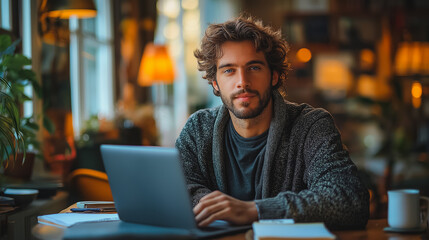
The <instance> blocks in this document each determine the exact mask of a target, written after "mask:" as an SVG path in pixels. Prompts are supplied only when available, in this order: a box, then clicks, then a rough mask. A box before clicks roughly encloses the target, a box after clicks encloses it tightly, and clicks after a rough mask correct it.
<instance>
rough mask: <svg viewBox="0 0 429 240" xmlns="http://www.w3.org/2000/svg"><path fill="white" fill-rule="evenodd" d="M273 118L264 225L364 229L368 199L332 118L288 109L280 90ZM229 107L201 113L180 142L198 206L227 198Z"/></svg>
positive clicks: (262, 186)
mask: <svg viewBox="0 0 429 240" xmlns="http://www.w3.org/2000/svg"><path fill="white" fill-rule="evenodd" d="M273 102H274V111H273V119H272V121H271V125H270V129H269V133H268V139H267V148H266V153H265V156H264V163H263V167H262V169H258V170H257V174H256V175H257V177H256V180H255V181H256V183H255V186H256V190H255V192H256V199H255V203H256V205H257V208H258V214H259V218H260V219H274V218H293V219H294V220H295V221H296V222H310V221H311V222H319V221H320V222H324V223H325V224H326V225H327V226H328V227H330V228H362V227H365V225H366V223H367V221H368V217H369V195H368V191H367V189H366V188H365V187H364V185H363V184H362V182H361V180H360V179H359V177H358V176H357V168H356V166H355V165H354V164H353V162H352V161H351V159H350V157H349V154H348V152H347V150H346V149H345V148H344V147H343V145H342V142H341V137H340V133H339V132H338V129H337V128H336V126H335V123H334V121H333V118H332V116H331V115H330V114H329V113H328V112H327V111H325V110H323V109H318V108H313V107H311V106H309V105H307V104H299V105H298V104H295V103H291V102H288V101H286V100H284V99H283V97H282V96H281V95H280V94H279V93H278V92H277V91H275V92H274V94H273ZM229 118H230V116H229V112H228V110H227V109H226V108H225V107H224V106H219V107H216V108H213V109H204V110H200V111H198V112H196V113H194V114H193V115H192V116H191V117H190V118H189V119H188V121H187V123H186V125H185V127H184V128H183V130H182V132H181V133H180V136H179V138H178V139H177V141H176V147H177V149H178V150H179V152H180V158H181V162H182V167H183V169H184V172H185V175H186V181H187V185H188V190H189V192H190V194H191V196H192V204H193V206H195V205H196V204H197V203H198V201H199V200H200V199H201V198H202V197H203V196H204V195H206V194H208V193H210V192H212V191H214V190H219V191H221V192H226V193H227V192H228V186H227V185H226V176H225V174H226V173H225V172H226V170H225V164H224V161H225V154H226V153H225V151H226V150H225V143H224V129H225V126H226V124H227V122H228V120H229Z"/></svg>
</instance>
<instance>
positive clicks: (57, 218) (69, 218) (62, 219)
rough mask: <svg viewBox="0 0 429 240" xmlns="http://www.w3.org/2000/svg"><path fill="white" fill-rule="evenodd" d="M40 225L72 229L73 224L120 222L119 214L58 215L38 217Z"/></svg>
mask: <svg viewBox="0 0 429 240" xmlns="http://www.w3.org/2000/svg"><path fill="white" fill-rule="evenodd" d="M37 219H38V221H39V223H42V224H50V223H51V225H52V224H56V225H60V226H64V227H70V226H72V225H73V224H76V223H81V222H107V221H118V220H119V216H118V214H117V213H104V214H100V213H57V214H49V215H43V216H38V217H37Z"/></svg>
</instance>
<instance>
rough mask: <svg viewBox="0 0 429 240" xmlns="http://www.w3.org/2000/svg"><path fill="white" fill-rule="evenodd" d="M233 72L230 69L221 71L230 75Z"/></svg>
mask: <svg viewBox="0 0 429 240" xmlns="http://www.w3.org/2000/svg"><path fill="white" fill-rule="evenodd" d="M232 72H233V70H232V69H226V70H225V71H223V73H232Z"/></svg>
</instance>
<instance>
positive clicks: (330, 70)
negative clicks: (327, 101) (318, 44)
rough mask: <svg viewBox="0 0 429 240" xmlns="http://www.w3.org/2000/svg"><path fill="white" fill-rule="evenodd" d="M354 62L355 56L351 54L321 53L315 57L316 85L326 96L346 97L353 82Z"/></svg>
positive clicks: (334, 97)
mask: <svg viewBox="0 0 429 240" xmlns="http://www.w3.org/2000/svg"><path fill="white" fill-rule="evenodd" d="M352 62H353V58H352V56H351V55H349V54H343V55H339V54H336V55H331V54H326V55H325V54H319V55H318V56H317V58H315V70H314V71H315V74H314V76H315V79H314V80H315V81H314V83H315V86H316V87H317V88H318V89H320V90H322V92H323V94H324V95H326V97H329V98H333V99H338V98H343V97H345V96H346V94H347V91H348V90H349V89H350V87H351V86H352V82H353V76H352V73H351V71H350V66H351V63H352Z"/></svg>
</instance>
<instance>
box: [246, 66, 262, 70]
mask: <svg viewBox="0 0 429 240" xmlns="http://www.w3.org/2000/svg"><path fill="white" fill-rule="evenodd" d="M249 69H250V70H261V67H259V66H250V68H249Z"/></svg>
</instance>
